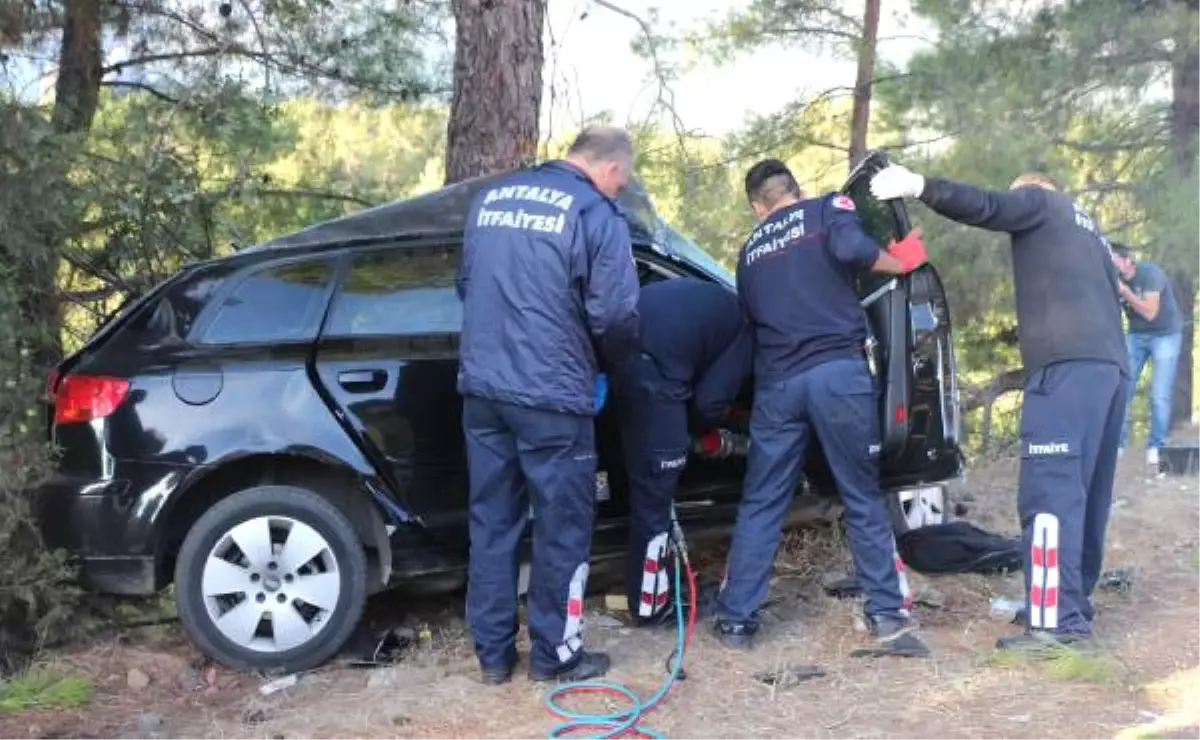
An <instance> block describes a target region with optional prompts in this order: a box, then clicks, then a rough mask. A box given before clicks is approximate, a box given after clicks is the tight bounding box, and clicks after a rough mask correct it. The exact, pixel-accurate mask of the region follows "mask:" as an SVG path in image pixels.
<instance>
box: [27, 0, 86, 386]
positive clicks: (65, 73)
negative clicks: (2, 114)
mask: <svg viewBox="0 0 1200 740" xmlns="http://www.w3.org/2000/svg"><path fill="white" fill-rule="evenodd" d="M100 42H101V0H66V4H65V6H64V9H63V32H62V41H61V43H60V45H59V52H58V79H57V80H56V81H55V88H54V111H53V113H52V114H51V123H52V125H53V127H54V131H55V133H57V134H59V136H58V137H57V140H56V141H54V142H52V145H53V146H55V147H57V150H56V151H54V152H53V154H52V156H51V157H49V158H48V161H49V162H51V163H52V164H51V165H50V166H48V168H47V172H46V173H45V174H46V177H47V179H48V180H50V181H51V182H57V183H61V184H62V188H63V190H64V192H65V191H66V190H68V189H69V186H68V182H67V177H68V172H69V170H70V165H71V161H72V159H73V157H72V156H71V152H72V151H73V150H74V147H75V146H78V145H79V144H80V143H81V142H82V139H83V137H84V135H86V134H87V132H88V131H89V130H90V129H91V127H92V120H93V119H94V118H95V117H96V107H97V106H98V104H99V101H100V78H101V76H102V73H101V62H102V59H101V53H100V48H101V47H100ZM77 215H78V214H72V213H69V212H68V214H66V218H64V219H63V220H62V221H60V222H56V223H45V224H42V225H41V229H40V233H41V236H42V239H43V240H44V249H43V250H42V252H41V253H40V254H29V255H25V258H24V259H23V260H21V262H22V263H23V264H19V265H18V266H17V270H18V275H19V277H18V280H19V283H18V284H19V285H20V286H21V287H22V290H23V295H22V297H21V318H22V320H23V321H24V322H25V327H26V329H27V331H29V332H30V334H29V337H28V341H29V343H30V344H31V345H32V350H33V351H32V357H31V360H32V365H33V369H34V370H35V371H37V372H42V371H45V370H46V369H48V368H49V367H52V366H53V365H55V364H56V363H57V362H58V361H59V359H61V357H62V340H61V337H60V331H61V329H62V310H61V305H60V302H59V299H58V265H59V258H60V256H61V254H62V250H63V248H64V242H65V240H66V236H65V235H66V234H68V233H70V231H71V228H72V227H71V223H70V221H71V219H73V218H74V217H76V216H77Z"/></svg>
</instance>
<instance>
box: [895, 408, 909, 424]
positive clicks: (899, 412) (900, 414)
mask: <svg viewBox="0 0 1200 740" xmlns="http://www.w3.org/2000/svg"><path fill="white" fill-rule="evenodd" d="M893 418H895V420H896V423H897V424H903V423H904V422H905V421H907V420H908V409H906V408H904V405H903V404H899V405H897V406H896V411H895V412H894V414H893Z"/></svg>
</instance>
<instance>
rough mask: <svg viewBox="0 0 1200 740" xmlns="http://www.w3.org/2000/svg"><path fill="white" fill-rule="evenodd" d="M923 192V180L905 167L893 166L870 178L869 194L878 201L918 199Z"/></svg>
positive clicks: (922, 177)
mask: <svg viewBox="0 0 1200 740" xmlns="http://www.w3.org/2000/svg"><path fill="white" fill-rule="evenodd" d="M923 192H925V178H924V176H922V175H918V174H917V173H915V172H912V171H910V170H909V169H908V168H907V167H902V166H901V165H898V164H893V165H891V166H889V167H887V168H885V169H884V170H882V171H880V172H879V174H877V175H875V177H872V178H871V194H872V195H874V196H875V197H876V198H878V199H879V200H893V199H895V198H918V197H920V195H921V193H923Z"/></svg>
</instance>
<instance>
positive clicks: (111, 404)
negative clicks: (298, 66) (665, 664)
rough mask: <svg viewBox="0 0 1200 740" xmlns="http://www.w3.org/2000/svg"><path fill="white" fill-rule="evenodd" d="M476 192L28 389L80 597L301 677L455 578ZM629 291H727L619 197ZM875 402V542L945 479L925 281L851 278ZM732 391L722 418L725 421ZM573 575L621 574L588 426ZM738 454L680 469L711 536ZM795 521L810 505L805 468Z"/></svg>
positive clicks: (879, 230)
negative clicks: (462, 369) (604, 567)
mask: <svg viewBox="0 0 1200 740" xmlns="http://www.w3.org/2000/svg"><path fill="white" fill-rule="evenodd" d="M883 163H884V157H883V156H882V155H879V154H876V155H873V156H872V157H870V158H869V159H867V160H866V161H865V162H864V163H863V164H862V166H860V167H859V168H858V169H857V170H856V172H855V173H854V174H853V176H852V177H851V178H850V181H849V182H848V183H847V185H846V192H847V194H848V195H850V197H851V198H853V199H854V200H855V202H856V203H857V205H858V208H859V212H860V214H861V215H862V217H863V219H864V222H865V224H866V226H867V228H868V230H869V231H871V232H872V233H873V234H874V235H875V236H877V237H878V238H879V239H880V240H881V242H882V241H884V240H886V239H889V238H891V237H894V236H899V235H902V234H904V233H906V232H907V231H908V228H909V223H908V220H907V218H908V217H907V215H906V213H905V211H904V206H903V205H902V204H901V203H898V202H890V203H886V204H883V203H879V202H876V201H873V200H872V199H871V197H870V195H869V193H868V191H867V188H866V183H867V181H868V179H869V176H870V174H872V173H873V172H875V171H877V170H878V169H879V168H880V167H881V166H882V164H883ZM492 181H494V178H482V179H477V180H472V181H469V182H463V183H460V184H457V185H453V186H450V187H447V188H444V189H442V190H438V191H436V192H432V193H429V194H427V195H422V196H420V197H416V198H412V199H408V200H401V201H397V202H394V203H390V204H387V205H383V206H379V207H376V208H372V209H368V210H364V211H361V212H359V213H355V214H353V215H350V216H346V217H344V218H339V219H337V220H333V221H330V222H327V223H323V224H318V225H316V226H313V227H311V228H308V229H305V230H303V231H300V232H297V233H295V234H291V235H288V236H284V237H281V238H278V239H276V240H274V241H271V242H268V243H265V244H262V245H259V246H255V247H252V248H248V249H244V250H241V251H239V252H237V253H236V254H233V255H231V256H228V257H223V258H219V259H214V260H210V261H206V262H200V263H197V264H192V265H189V266H187V267H185V268H184V269H182V270H181V271H180V272H179V273H178V274H176V275H175V276H174V277H172V278H170V279H168V280H166V281H165V282H163V283H162V284H160V285H158V286H157V287H155V288H154V289H153V290H152V291H150V292H149V293H148V294H146V295H144V296H143V297H141V298H139V299H137V300H135V301H133V302H131V304H130V305H129V306H127V307H126V308H125V309H124V310H122V311H121V312H120V313H119V314H118V315H117V316H116V317H115V318H113V319H112V320H111V321H109V322H108V323H107V324H106V325H105V326H104V327H102V328H101V329H100V330H99V331H98V332H97V333H96V334H95V335H94V336H93V337H91V339H90V340H89V341H88V342H87V343H86V345H85V346H84V347H83V348H82V349H80V350H79V351H78V352H76V353H74V354H73V355H71V356H70V357H68V358H67V359H65V360H64V361H63V362H62V363H61V364H60V365H59V366H58V367H57V368H55V370H54V371H53V373H52V374H51V377H50V378H49V394H50V399H51V403H50V405H51V408H50V410H49V412H48V413H49V415H50V419H51V421H50V425H49V427H50V435H51V437H52V441H53V442H54V444H55V445H56V446H57V447H58V448H59V450H60V451H61V454H60V456H59V458H58V462H57V468H56V470H55V471H54V473H53V475H52V476H51V477H50V478H49V479H48V480H47V481H46V482H45V483H44V484H43V485H42V486H41V487H40V490H39V491H38V492H37V500H38V502H39V506H38V512H39V517H40V521H41V526H42V529H43V532H44V534H45V538H46V540H47V542H48V543H49V544H50V545H51V546H53V547H56V548H64V549H66V550H67V551H68V552H69V553H71V554H72V555H73V556H75V558H76V559H77V561H78V563H79V564H80V566H81V570H80V573H81V579H82V582H83V584H84V585H85V586H86V587H87V588H90V589H92V590H95V591H99V592H106V593H115V594H151V593H154V592H157V591H159V590H161V589H163V588H165V587H166V586H168V585H169V584H172V583H173V584H174V586H175V594H176V600H177V604H178V609H179V615H180V619H181V621H182V623H183V626H184V628H185V629H186V631H187V633H188V635H189V636H190V637H191V638H192V640H193V641H194V642H195V643H196V644H197V646H198V647H199V648H200V649H201V650H202V651H203V652H204V653H206V654H207V655H209V656H210V657H212V658H214V659H216V660H218V661H220V662H222V663H224V664H226V665H228V666H231V667H235V668H240V669H256V670H291V671H295V670H303V669H306V668H310V667H313V666H315V665H318V664H320V663H322V662H324V661H326V660H328V659H329V658H331V657H332V656H333V655H334V654H335V653H336V652H337V651H338V650H339V649H340V648H341V647H342V645H343V644H344V643H345V642H346V641H347V639H348V638H349V636H350V635H351V633H352V631H353V630H354V629H355V627H356V625H357V623H358V622H359V620H360V617H361V615H362V612H363V607H364V602H365V601H366V598H367V596H368V595H369V594H372V593H375V592H379V591H382V590H385V589H388V588H389V587H392V586H395V585H398V584H403V583H406V582H410V581H412V580H413V579H415V578H417V577H419V576H423V575H431V574H434V575H441V576H445V575H447V574H449V575H452V576H455V578H457V580H458V582H461V581H462V580H463V579H465V566H466V562H467V553H468V538H467V466H466V459H465V453H464V442H463V432H462V427H461V410H462V401H461V398H460V396H459V395H458V393H457V391H456V376H457V370H458V359H457V353H458V339H459V331H460V326H461V321H462V304H461V303H460V301H459V299H458V297H457V295H456V294H455V290H454V276H455V272H456V268H457V265H458V262H459V254H460V250H461V248H462V236H463V225H464V219H465V216H466V213H467V209H468V205H469V203H470V201H471V198H472V196H473V195H474V194H475V193H476V192H477V191H478V190H480V189H481V188H484V187H486V186H487V185H488V184H489V183H490V182H492ZM620 200H621V205H622V206H623V207H624V209H625V210H626V211H627V213H628V216H629V220H630V227H631V234H632V239H633V245H634V258H635V260H636V262H637V267H638V273H639V275H640V279H641V281H642V283H643V284H644V283H649V282H653V281H658V280H673V279H676V278H678V277H681V276H693V277H698V278H701V279H704V280H711V281H715V282H717V283H720V284H721V285H725V286H727V287H728V288H729V289H730V290H733V289H734V283H733V277H732V276H731V274H730V273H729V271H728V270H726V269H725V268H724V267H723V266H722V265H721V264H719V263H718V262H716V261H715V260H714V259H713V258H712V257H710V256H709V255H708V254H707V253H706V252H705V251H704V250H702V249H701V248H699V247H698V246H697V245H695V244H694V243H692V242H691V241H689V240H688V239H686V238H685V237H683V236H682V235H680V234H679V233H678V232H676V231H675V230H673V229H672V228H670V226H668V225H667V224H665V223H664V222H663V221H662V219H661V218H659V216H658V215H657V214H656V213H655V211H654V208H653V206H652V204H651V202H650V200H649V198H648V197H646V195H645V193H644V191H642V190H641V188H640V187H638V186H637V185H636V184H635V185H634V186H631V187H630V188H629V189H628V190H627V192H626V193H625V194H624V195H623V196H622V198H621V199H620ZM861 295H862V301H863V304H864V306H865V307H866V313H867V314H868V316H869V323H870V324H871V327H872V329H873V336H874V341H875V343H876V346H875V348H874V350H873V351H872V360H873V362H874V364H875V367H876V372H877V375H878V377H879V380H880V383H881V387H882V393H881V400H880V403H881V407H880V414H881V417H882V420H883V432H884V440H883V442H884V447H883V456H884V461H885V462H884V466H883V485H884V488H885V489H886V491H887V492H888V495H889V496H891V497H892V498H893V501H894V510H895V514H896V516H895V519H896V524H897V526H898V527H900V528H904V527H915V526H920V525H921V524H922V523H927V522H935V521H939V520H940V516H941V511H942V509H943V508H944V501H943V499H942V495H941V489H942V487H941V486H940V485H939V484H940V483H942V482H944V481H947V480H949V479H951V478H954V477H956V476H958V475H959V474H960V472H961V469H962V457H961V454H960V452H959V447H958V400H957V390H956V387H955V382H954V377H955V368H954V350H953V346H952V342H951V331H950V316H949V310H948V306H947V305H946V298H945V294H944V292H943V290H942V285H941V282H940V281H939V279H938V276H937V272H936V270H935V269H934V268H933V267H932V266H929V265H927V266H924V267H922V268H920V269H918V270H917V271H916V272H914V273H912V274H911V275H908V276H906V277H901V278H893V277H878V278H877V277H864V278H863V283H862V285H861ZM751 392H752V390H751V389H750V388H747V389H746V390H745V393H744V396H743V399H742V400H743V401H744V403H745V404H746V406H747V407H749V406H750V402H751V398H750V394H751ZM597 424H598V427H597V428H598V435H597V438H598V446H599V452H600V459H599V473H598V475H597V485H596V495H597V507H598V519H597V529H596V535H595V544H594V547H593V556H594V558H595V559H596V560H604V559H617V558H621V557H623V556H624V548H625V536H626V535H625V526H626V515H627V510H628V491H627V486H626V483H625V478H624V475H623V473H622V461H621V459H620V455H619V454H617V453H618V450H619V449H620V445H619V440H618V439H617V436H616V435H617V430H616V425H615V424H614V421H613V419H612V418H611V412H609V411H605V413H604V414H602V415H601V417H600V418H599V419H598V420H597ZM744 467H745V461H744V458H743V457H741V456H738V455H728V456H724V457H705V456H703V455H702V454H699V453H697V454H694V455H693V457H692V460H691V461H690V462H689V464H688V467H687V470H686V472H685V474H684V475H683V478H682V480H681V483H680V489H679V497H678V504H677V507H678V513H679V516H680V519H681V522H682V524H683V526H684V528H685V529H686V530H687V531H688V532H689V535H691V534H696V535H700V534H702V533H705V532H708V533H713V532H717V533H722V532H727V531H728V529H729V528H730V526H731V524H732V522H733V521H734V518H735V513H736V507H737V503H738V498H739V492H740V487H741V481H742V476H743V473H744ZM805 471H806V479H805V482H804V484H803V488H804V490H802V491H800V492H798V493H799V494H800V496H799V497H798V499H797V500H798V502H799V503H798V504H797V506H798V507H803V506H804V505H805V502H812V501H820V500H828V499H831V498H834V497H836V492H835V491H834V489H833V488H832V484H831V478H830V475H829V470H828V467H827V465H826V464H825V462H824V458H823V456H822V453H821V450H820V449H819V447H818V446H814V448H813V449H812V450H811V451H810V453H809V458H808V460H807V464H806V468H805Z"/></svg>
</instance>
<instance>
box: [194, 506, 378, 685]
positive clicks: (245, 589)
mask: <svg viewBox="0 0 1200 740" xmlns="http://www.w3.org/2000/svg"><path fill="white" fill-rule="evenodd" d="M366 575H367V563H366V556H365V553H364V551H363V545H362V542H361V540H360V539H359V537H358V535H357V534H356V533H355V530H354V527H353V525H351V523H350V521H349V520H348V519H347V518H346V516H345V515H344V514H342V512H340V511H339V510H338V509H337V508H336V507H334V506H333V505H332V504H331V503H329V501H327V500H325V499H324V498H322V497H321V496H319V495H317V494H316V493H313V492H312V491H308V490H305V489H303V488H297V487H294V486H258V487H255V488H250V489H247V490H245V491H241V492H239V493H235V494H233V495H232V496H230V497H228V498H226V499H224V500H222V501H221V502H220V503H218V504H217V505H216V506H214V507H213V508H212V509H210V510H209V511H208V512H206V513H205V514H204V515H203V516H202V517H200V519H199V520H198V521H197V522H196V523H195V525H193V526H192V528H191V530H190V531H189V532H188V534H187V537H186V538H185V539H184V541H183V547H182V548H181V550H180V553H179V559H178V562H177V563H176V566H175V588H176V594H177V595H176V598H177V601H178V604H179V618H180V621H182V622H183V626H184V629H186V630H187V632H188V635H189V636H190V637H191V638H192V640H193V641H194V642H195V643H196V645H197V646H198V647H199V648H200V649H201V650H202V651H203V652H204V653H205V654H207V655H208V656H209V657H211V658H213V659H215V660H217V661H219V662H220V663H222V664H224V665H226V666H229V667H230V668H236V669H239V670H259V671H283V672H293V671H301V670H307V669H309V668H313V667H316V666H318V665H320V664H322V663H324V662H325V661H326V660H328V659H330V658H331V657H333V656H334V654H336V653H337V651H338V649H340V648H341V646H342V645H343V644H344V643H345V642H346V640H347V639H349V637H350V634H351V633H352V632H353V631H354V628H355V627H356V626H357V625H358V621H359V619H360V618H361V617H362V612H363V606H364V604H365V601H366Z"/></svg>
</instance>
